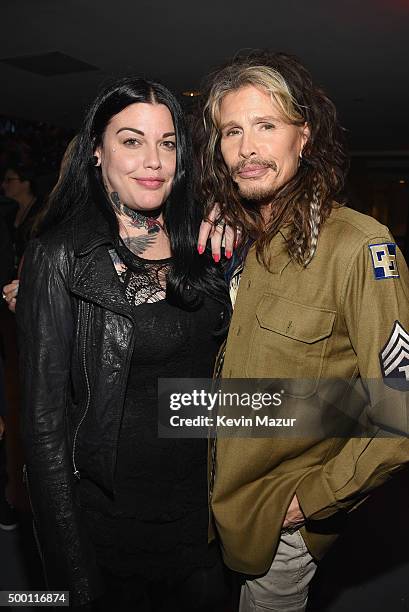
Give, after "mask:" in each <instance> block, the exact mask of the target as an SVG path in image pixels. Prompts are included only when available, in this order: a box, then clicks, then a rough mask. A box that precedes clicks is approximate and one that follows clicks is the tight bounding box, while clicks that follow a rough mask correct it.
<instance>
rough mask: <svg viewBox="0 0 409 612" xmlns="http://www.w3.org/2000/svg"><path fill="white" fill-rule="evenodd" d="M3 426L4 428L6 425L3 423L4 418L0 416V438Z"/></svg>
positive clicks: (0, 437) (1, 437)
mask: <svg viewBox="0 0 409 612" xmlns="http://www.w3.org/2000/svg"><path fill="white" fill-rule="evenodd" d="M5 428H6V426H5V425H4V419H3V417H1V416H0V440H2V439H3V435H4V430H5Z"/></svg>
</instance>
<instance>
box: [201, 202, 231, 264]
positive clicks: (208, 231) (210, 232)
mask: <svg viewBox="0 0 409 612" xmlns="http://www.w3.org/2000/svg"><path fill="white" fill-rule="evenodd" d="M219 215H220V207H219V205H218V204H217V203H215V204H214V206H213V208H212V210H211V211H210V213H209V216H208V217H207V218H206V219H203V221H202V222H201V224H200V230H199V239H198V241H197V250H198V251H199V254H200V255H201V254H202V253H203V252H204V250H205V248H206V243H207V241H208V239H209V238H210V242H211V245H212V257H213V259H214V261H215V262H216V263H218V262H219V261H220V257H221V247H222V243H224V254H225V256H226V257H227V259H230V257H231V256H232V255H233V250H234V248H235V247H236V246H237V243H238V240H237V231H236V232H235V231H234V228H232V227H231V226H230V225H227V224H226V223H225V222H224V221H219V222H218V223H215V219H217V217H218V216H219Z"/></svg>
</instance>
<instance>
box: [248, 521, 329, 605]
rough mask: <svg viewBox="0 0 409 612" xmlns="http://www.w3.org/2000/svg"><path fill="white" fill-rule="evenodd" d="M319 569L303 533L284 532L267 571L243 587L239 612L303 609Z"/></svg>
mask: <svg viewBox="0 0 409 612" xmlns="http://www.w3.org/2000/svg"><path fill="white" fill-rule="evenodd" d="M316 569H317V565H316V563H315V561H314V559H313V558H312V556H311V555H310V553H309V552H308V549H307V547H306V545H305V542H304V540H303V538H302V536H301V533H300V532H299V531H295V532H294V533H288V532H285V531H283V532H282V533H281V538H280V543H279V545H278V549H277V552H276V554H275V557H274V559H273V562H272V564H271V567H270V569H269V570H268V572H267V573H266V574H265V575H264V576H262V577H261V578H255V579H254V580H247V581H246V582H245V584H244V585H243V586H242V589H241V595H240V607H239V612H263V610H272V611H274V612H303V611H304V610H305V609H306V607H307V600H308V587H309V584H310V582H311V580H312V578H313V576H314V574H315V570H316Z"/></svg>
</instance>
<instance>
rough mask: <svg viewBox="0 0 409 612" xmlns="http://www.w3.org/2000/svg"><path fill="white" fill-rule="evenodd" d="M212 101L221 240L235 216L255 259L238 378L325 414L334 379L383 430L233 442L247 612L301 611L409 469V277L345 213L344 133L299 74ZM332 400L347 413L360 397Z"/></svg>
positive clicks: (228, 505)
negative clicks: (382, 496)
mask: <svg viewBox="0 0 409 612" xmlns="http://www.w3.org/2000/svg"><path fill="white" fill-rule="evenodd" d="M206 100H207V101H206V106H205V109H204V119H205V133H204V138H203V143H204V145H203V150H202V167H203V189H204V192H205V194H206V196H207V201H208V202H209V203H212V202H215V201H217V202H221V203H223V204H221V205H220V209H221V210H220V214H215V213H214V211H213V219H215V217H217V218H216V219H215V222H214V230H215V231H216V233H217V232H219V236H220V235H221V225H220V222H219V223H217V220H218V218H221V217H223V218H224V219H225V220H227V221H228V222H229V224H230V226H231V227H238V228H240V229H241V230H242V232H243V235H244V237H245V242H244V247H243V248H242V253H243V252H244V253H245V252H246V249H248V253H247V256H246V257H245V258H244V257H243V256H242V259H243V261H244V259H245V261H244V269H242V272H241V278H240V285H239V288H238V292H237V299H236V303H235V307H234V313H233V317H232V321H231V326H230V330H229V335H228V339H227V344H226V347H225V355H224V364H223V370H222V377H223V378H254V379H265V378H279V379H286V378H292V379H294V381H295V383H296V382H297V380H298V381H302V383H303V385H304V387H303V392H302V393H301V394H300V395H301V397H300V399H299V400H297V401H299V402H303V405H304V406H305V407H306V408H308V409H309V410H310V411H312V410H314V409H315V407H316V406H317V401H318V400H317V397H318V395H317V394H318V390H319V389H320V388H321V387H325V382H326V381H328V380H329V379H338V380H341V381H342V380H343V381H346V382H349V383H350V384H349V387H350V388H352V389H354V390H355V391H358V390H359V391H360V395H359V394H358V395H359V397H360V399H359V400H358V404H359V405H358V411H357V413H356V414H360V415H361V416H363V418H364V420H365V419H366V422H368V423H372V425H374V424H375V425H376V426H377V427H376V428H375V434H373V435H372V437H369V438H368V437H367V438H359V437H354V438H352V437H351V438H344V439H343V438H331V437H329V436H325V435H321V436H319V435H317V436H316V437H315V439H314V438H312V437H311V436H309V437H308V436H306V437H304V438H303V437H302V435H300V437H299V438H283V439H277V438H258V439H245V438H241V439H240V438H238V437H235V438H230V439H228V438H220V439H219V440H218V442H217V446H216V447H215V452H214V453H213V456H214V457H215V459H214V461H213V463H214V465H213V466H212V467H213V471H214V472H215V478H214V483H213V482H211V488H212V489H213V491H212V510H213V516H214V521H215V524H216V527H217V530H218V533H219V536H220V539H221V543H222V547H223V552H224V558H225V561H226V563H227V565H228V566H229V567H230V568H232V569H233V570H236V571H237V572H240V573H242V574H245V575H247V580H246V582H245V584H244V586H243V587H242V592H241V601H240V612H250V611H252V612H254V611H261V610H283V611H285V612H299V611H301V610H305V607H306V604H307V596H308V585H309V583H310V581H311V579H312V577H313V575H314V573H315V569H316V561H317V560H319V559H321V558H322V556H323V555H324V553H325V551H326V550H327V549H328V547H329V546H330V544H331V543H332V542H333V541H334V540H335V538H336V537H337V534H338V533H339V532H340V530H341V527H342V525H343V523H344V519H345V517H346V515H347V513H348V512H349V511H351V510H353V509H354V508H355V507H356V506H357V505H358V504H359V503H360V502H361V501H362V500H363V499H364V498H365V497H366V496H367V495H368V494H369V493H370V491H371V490H372V489H374V488H375V487H377V486H379V485H381V484H382V483H383V482H384V481H386V480H387V479H388V478H389V476H390V475H391V473H392V472H393V471H395V470H397V469H399V468H400V467H402V466H403V465H404V464H405V463H407V462H408V461H409V440H408V438H407V437H405V435H407V424H408V393H407V389H408V382H407V381H409V308H408V301H409V273H408V269H407V266H406V264H405V261H404V259H403V257H402V255H401V253H400V251H399V249H398V248H397V247H396V244H395V243H394V240H393V238H392V237H391V235H390V234H389V231H388V230H387V228H386V227H384V226H382V225H380V224H379V223H378V222H377V221H375V220H374V219H372V218H370V217H367V216H365V215H362V214H360V213H357V212H355V211H352V210H350V209H348V208H346V207H342V206H341V205H340V204H339V202H338V203H337V201H336V198H337V197H338V195H339V193H340V192H341V191H342V188H343V184H344V177H345V171H346V163H345V160H346V156H345V153H344V148H343V144H342V131H341V129H340V127H339V125H338V123H337V119H336V111H335V108H334V106H333V104H332V102H331V101H330V100H329V99H328V98H327V97H326V96H325V94H324V93H323V92H322V91H321V90H320V89H319V88H317V87H316V86H315V85H314V84H313V83H312V80H311V77H310V75H309V73H308V72H307V71H306V69H305V68H304V67H303V66H302V65H301V64H300V63H299V62H298V61H296V60H295V59H294V58H291V57H288V56H285V55H282V54H276V55H271V54H268V53H262V54H259V55H257V54H253V55H252V56H251V57H247V58H240V57H239V58H237V59H236V60H235V61H233V62H232V63H231V64H229V65H228V66H227V67H225V68H223V69H221V70H219V71H217V72H216V73H214V74H213V75H212V77H211V79H210V84H209V91H208V95H207V99H206ZM208 228H209V223H207V224H206V223H205V224H204V226H203V228H202V231H201V236H200V238H199V247H198V248H199V252H202V251H203V247H204V244H205V241H204V236H205V234H206V231H207V230H208ZM228 240H230V242H229V244H228V245H226V251H229V253H228V254H227V256H229V255H230V252H231V250H232V247H231V232H230V237H229V236H228ZM249 245H251V246H250V248H249ZM214 257H215V260H216V261H217V260H218V252H217V247H216V248H214ZM238 270H239V274H237V273H235V274H234V275H233V285H234V286H235V287H236V288H237V285H238V277H239V276H240V270H241V269H240V265H239V268H238ZM233 288H234V287H233ZM371 379H375V380H374V381H372V380H371ZM295 383H294V384H295ZM376 383H377V384H376ZM340 388H341V389H343V391H342V392H343V393H345V388H344V387H343V386H342V385H341V387H340ZM331 390H332V395H333V397H332V402H333V403H334V404H335V405H336V406H337V407H338V408H341V409H342V407H343V406H344V405H346V404H348V402H349V400H350V399H351V397H352V396H351V395H349V396H345V395H341V394H340V393H338V392H337V387H336V386H334V385H332V386H331V385H330V386H329V391H330V393H331ZM337 393H338V395H337ZM355 399H356V398H355ZM385 406H386V407H387V410H384V408H385ZM381 428H382V429H386V430H388V431H389V432H391V434H390V437H389V438H385V437H383V438H382V437H381V436H380V435H379V432H380V429H381ZM395 434H397V435H395ZM399 434H401V435H399Z"/></svg>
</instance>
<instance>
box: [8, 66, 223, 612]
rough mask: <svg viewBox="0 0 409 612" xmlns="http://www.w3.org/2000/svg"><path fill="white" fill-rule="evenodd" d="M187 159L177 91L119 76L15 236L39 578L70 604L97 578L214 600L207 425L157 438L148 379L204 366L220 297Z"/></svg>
mask: <svg viewBox="0 0 409 612" xmlns="http://www.w3.org/2000/svg"><path fill="white" fill-rule="evenodd" d="M191 159H192V156H191V151H190V143H189V141H188V138H187V133H186V129H185V125H184V120H183V114H182V111H181V108H180V106H179V104H178V102H177V101H176V100H175V98H174V96H173V95H172V94H171V93H170V92H169V91H168V90H167V89H166V88H165V87H163V86H162V85H159V84H156V83H152V82H147V81H144V80H142V79H137V78H132V77H129V78H125V79H121V80H120V81H118V82H116V83H114V84H113V85H111V86H109V87H107V88H106V89H104V90H103V91H102V92H101V93H100V94H99V95H98V97H97V98H96V100H95V102H94V103H93V104H92V106H91V108H90V110H89V111H88V113H87V115H86V118H85V121H84V125H83V128H82V130H81V132H80V134H79V136H78V139H77V141H76V143H75V149H74V152H73V156H72V160H71V163H70V164H69V167H68V168H67V171H66V172H65V174H64V176H63V178H62V180H61V181H60V183H59V185H58V187H57V188H56V190H55V191H54V192H53V195H52V200H51V202H50V205H49V209H48V212H47V215H46V217H45V219H44V221H43V226H42V234H41V236H40V237H39V238H38V239H36V240H35V241H33V242H32V243H31V245H30V246H29V248H28V249H27V251H26V253H25V260H24V266H23V272H22V279H21V286H20V291H19V300H18V304H17V322H18V326H19V333H20V339H21V345H20V355H21V379H22V384H23V411H22V412H23V414H22V422H23V438H24V443H25V451H26V457H27V479H28V485H29V493H30V497H31V503H32V508H33V516H34V523H35V526H36V529H37V533H38V541H39V547H40V550H41V554H42V557H43V562H44V566H45V573H46V576H47V580H48V587H49V588H53V589H56V588H60V589H69V590H70V591H71V601H72V603H74V605H81V604H86V603H87V602H90V601H92V600H96V599H97V598H99V597H100V596H101V595H102V594H103V592H104V589H103V585H105V587H107V595H106V597H105V598H104V603H103V604H101V606H102V608H103V609H112V607H113V606H115V607H119V608H120V609H128V607H129V609H131V608H132V609H138V610H141V611H145V610H146V611H153V610H155V611H156V610H158V611H159V610H167V611H170V610H178V611H179V610H212V611H215V610H217V609H218V602H217V600H218V598H219V596H221V594H222V593H221V592H222V590H223V580H222V575H221V568H220V561H219V557H218V553H217V551H216V550H214V549H212V548H210V549H209V548H208V546H207V499H206V498H207V487H206V441H204V440H162V439H158V438H157V419H156V413H157V398H156V383H157V379H158V378H159V377H180V376H184V377H185V376H191V377H207V376H210V375H211V371H212V365H213V361H214V357H215V354H216V351H217V349H218V345H219V338H220V330H221V329H222V327H223V319H224V318H225V316H226V312H227V310H228V307H227V300H228V298H227V295H226V291H225V287H224V283H223V280H222V279H221V278H220V276H219V273H218V271H217V269H216V267H215V266H214V264H213V262H212V261H211V260H209V259H208V258H206V259H202V258H201V257H200V256H199V254H198V253H197V251H196V248H195V240H194V238H195V236H196V235H197V229H198V226H199V223H200V220H201V211H200V209H199V208H198V207H197V205H196V204H195V203H194V201H193V200H192V197H191V193H190V191H191V167H190V163H191ZM218 332H219V333H218ZM198 349H199V350H198ZM104 606H105V607H104Z"/></svg>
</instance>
